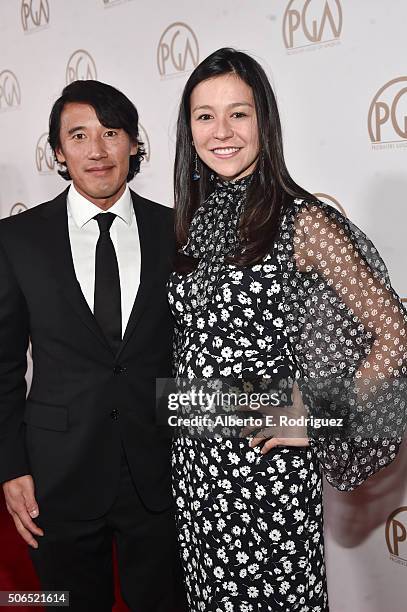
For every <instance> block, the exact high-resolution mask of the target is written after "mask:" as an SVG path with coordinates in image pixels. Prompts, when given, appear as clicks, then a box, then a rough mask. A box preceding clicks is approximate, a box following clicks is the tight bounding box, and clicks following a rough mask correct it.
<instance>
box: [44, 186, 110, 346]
mask: <svg viewBox="0 0 407 612" xmlns="http://www.w3.org/2000/svg"><path fill="white" fill-rule="evenodd" d="M67 194H68V189H66V190H65V191H64V192H63V193H61V194H60V195H59V196H57V197H56V198H55V200H53V201H52V202H50V203H49V206H47V208H46V209H45V210H44V212H43V216H44V217H46V219H47V222H48V231H47V232H46V241H47V242H46V244H48V245H49V250H50V259H51V261H52V263H53V266H54V273H55V278H56V280H57V282H58V284H59V285H60V287H61V291H62V292H63V294H64V296H65V297H66V298H67V300H68V301H69V302H70V304H71V306H72V308H73V309H74V311H75V312H76V314H77V315H78V316H79V317H80V319H81V320H82V321H83V323H84V324H85V325H86V326H87V327H88V328H89V329H90V331H91V332H93V334H94V335H95V336H96V337H97V338H98V340H99V341H100V342H101V343H102V344H103V345H104V346H105V347H107V348H108V349H109V350H110V351H111V350H112V349H111V348H110V346H109V343H108V342H107V340H106V338H105V337H104V335H103V333H102V331H101V329H100V327H99V326H98V324H97V322H96V319H95V317H94V316H93V313H92V311H91V310H90V308H89V306H88V303H87V301H86V299H85V297H84V295H83V293H82V290H81V287H80V284H79V282H78V280H77V278H76V275H75V268H74V264H73V259H72V251H71V244H70V241H69V231H68V213H67V207H66V198H67Z"/></svg>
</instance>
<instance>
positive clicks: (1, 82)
mask: <svg viewBox="0 0 407 612" xmlns="http://www.w3.org/2000/svg"><path fill="white" fill-rule="evenodd" d="M20 103H21V89H20V84H19V82H18V79H17V77H16V75H15V74H14V72H11V70H3V72H0V110H8V109H11V108H18V107H19V106H20Z"/></svg>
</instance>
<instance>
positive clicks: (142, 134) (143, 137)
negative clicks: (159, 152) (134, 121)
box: [138, 123, 151, 163]
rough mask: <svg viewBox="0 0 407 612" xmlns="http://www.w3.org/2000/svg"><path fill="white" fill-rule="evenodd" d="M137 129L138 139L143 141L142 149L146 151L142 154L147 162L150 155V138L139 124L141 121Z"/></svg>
mask: <svg viewBox="0 0 407 612" xmlns="http://www.w3.org/2000/svg"><path fill="white" fill-rule="evenodd" d="M138 131H139V139H140V140H141V142H142V143H143V146H144V150H145V152H146V154H145V156H144V161H145V162H146V163H148V162H149V161H150V155H151V147H150V139H149V137H148V134H147V132H146V129H145V128H144V127H143V126H142V125H141V123H139V126H138Z"/></svg>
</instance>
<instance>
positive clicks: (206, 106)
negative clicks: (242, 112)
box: [192, 102, 254, 113]
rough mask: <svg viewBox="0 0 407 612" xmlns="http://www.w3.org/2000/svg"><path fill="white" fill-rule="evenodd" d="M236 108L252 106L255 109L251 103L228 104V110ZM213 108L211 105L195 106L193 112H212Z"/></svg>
mask: <svg viewBox="0 0 407 612" xmlns="http://www.w3.org/2000/svg"><path fill="white" fill-rule="evenodd" d="M236 106H250V107H251V108H254V106H253V104H251V103H250V102H232V104H228V107H227V108H235V107H236ZM212 109H213V107H212V106H210V105H209V104H202V105H201V106H195V107H194V108H193V109H192V112H193V113H194V112H195V111H197V110H212Z"/></svg>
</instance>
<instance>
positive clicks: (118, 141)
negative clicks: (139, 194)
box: [56, 102, 137, 208]
mask: <svg viewBox="0 0 407 612" xmlns="http://www.w3.org/2000/svg"><path fill="white" fill-rule="evenodd" d="M59 138H60V143H61V144H60V147H58V149H57V150H56V155H57V159H58V161H59V162H61V163H62V162H64V163H66V165H67V168H68V171H69V174H70V175H71V178H72V181H73V184H74V185H75V188H76V189H77V191H79V193H81V194H82V195H83V196H84V197H85V198H87V199H88V200H90V201H91V202H93V203H94V204H96V205H97V206H100V207H101V208H107V207H109V206H112V205H113V204H114V203H115V202H116V201H117V200H118V199H119V198H120V196H121V195H122V193H123V192H124V189H125V187H126V178H127V174H128V172H129V157H130V155H135V154H136V153H137V144H134V143H132V142H131V141H130V137H129V135H128V134H127V133H126V132H125V131H124V130H123V129H121V128H107V127H105V126H104V125H102V124H101V123H100V121H99V119H98V118H97V115H96V112H95V109H94V108H93V107H92V106H90V105H88V104H82V103H77V102H70V103H68V104H66V105H65V106H64V108H63V110H62V113H61V128H60V135H59Z"/></svg>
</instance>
